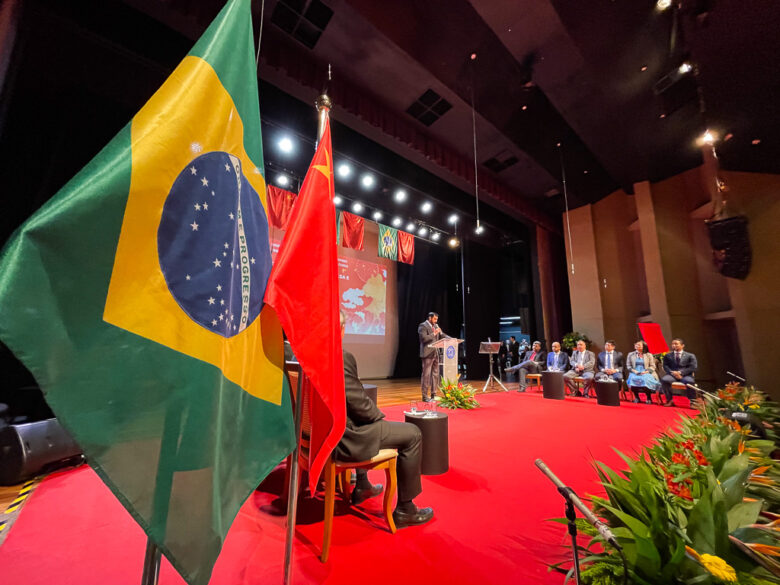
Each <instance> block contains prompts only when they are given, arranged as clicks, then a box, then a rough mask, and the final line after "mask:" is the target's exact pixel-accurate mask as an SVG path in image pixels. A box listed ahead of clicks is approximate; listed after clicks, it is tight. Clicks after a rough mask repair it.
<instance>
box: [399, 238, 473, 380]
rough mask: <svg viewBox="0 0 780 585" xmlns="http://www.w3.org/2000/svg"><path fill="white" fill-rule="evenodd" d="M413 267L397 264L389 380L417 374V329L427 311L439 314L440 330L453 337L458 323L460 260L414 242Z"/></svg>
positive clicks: (440, 248)
mask: <svg viewBox="0 0 780 585" xmlns="http://www.w3.org/2000/svg"><path fill="white" fill-rule="evenodd" d="M414 245H415V251H414V264H403V263H401V262H399V263H398V268H397V283H398V355H397V356H396V359H395V368H394V370H393V377H395V378H413V377H415V376H419V375H420V367H421V366H420V343H419V339H418V337H417V327H418V326H419V325H420V323H422V322H423V321H425V319H427V318H428V312H429V311H434V312H436V313H439V326H440V327H441V328H442V331H444V332H445V333H447V334H448V335H451V336H452V337H457V336H458V335H460V328H461V322H462V315H461V313H462V311H461V309H460V306H461V297H460V292H459V290H460V289H459V286H460V285H459V283H460V263H459V262H460V261H459V254H458V252H457V251H453V250H451V249H450V248H448V247H446V246H437V245H435V244H432V243H429V242H426V241H424V240H420V239H417V240H415V243H414Z"/></svg>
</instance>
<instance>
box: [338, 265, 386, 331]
mask: <svg viewBox="0 0 780 585" xmlns="http://www.w3.org/2000/svg"><path fill="white" fill-rule="evenodd" d="M386 291H387V268H385V267H384V266H382V265H381V264H376V263H374V262H366V261H365V260H358V259H357V258H341V257H339V294H340V295H341V310H342V311H344V314H345V315H346V316H347V325H346V333H351V334H352V335H384V334H385V299H386Z"/></svg>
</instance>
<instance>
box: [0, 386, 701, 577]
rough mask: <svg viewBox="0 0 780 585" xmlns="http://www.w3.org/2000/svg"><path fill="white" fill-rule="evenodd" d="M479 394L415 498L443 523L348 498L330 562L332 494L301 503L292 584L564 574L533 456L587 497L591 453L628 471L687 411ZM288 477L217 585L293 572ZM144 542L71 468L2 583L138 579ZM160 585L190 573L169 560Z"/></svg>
mask: <svg viewBox="0 0 780 585" xmlns="http://www.w3.org/2000/svg"><path fill="white" fill-rule="evenodd" d="M479 399H480V401H481V402H482V404H483V407H482V408H481V409H478V410H475V411H469V412H467V411H459V412H454V413H449V416H450V420H449V441H450V471H449V472H447V473H446V474H443V475H439V476H426V477H424V478H423V494H422V496H420V498H418V500H417V502H418V504H421V505H432V506H433V507H434V509H435V518H434V520H433V521H432V522H431V523H429V524H427V525H425V526H422V527H412V528H405V529H402V530H400V531H398V532H397V533H396V534H395V535H392V534H390V533H389V532H388V531H387V529H386V526H385V524H384V522H383V520H382V519H381V516H380V512H381V497H380V498H376V499H374V500H370V501H368V502H366V503H364V504H363V505H362V506H361V508H358V509H354V508H353V509H351V510H350V509H348V508H346V507H344V508H341V509H339V508H338V507H337V511H336V514H337V516H336V519H335V520H334V528H333V544H332V546H331V552H330V560H329V562H328V563H327V564H325V565H323V564H321V563H320V562H319V560H318V559H317V554H318V553H319V547H320V544H321V542H322V504H321V502H319V501H313V500H308V499H305V500H301V505H300V508H299V526H298V538H297V541H296V546H295V566H294V571H293V583H295V584H296V585H303V584H309V583H332V584H338V585H344V584H348V583H357V582H359V581H362V580H365V578H366V577H367V578H368V579H370V580H371V582H372V583H373V584H374V585H382V584H393V585H397V584H398V583H409V584H417V583H426V584H430V583H446V584H447V585H460V584H464V585H465V584H474V583H480V584H482V585H489V584H501V585H504V584H506V583H518V582H523V583H562V582H563V579H562V577H561V575H559V574H556V573H550V572H548V571H547V568H546V566H545V564H544V563H545V562H549V561H553V560H558V559H559V558H561V557H562V556H565V555H566V554H567V551H566V549H564V548H563V547H562V545H563V544H564V543H565V542H566V534H565V527H563V526H560V525H553V524H551V523H549V522H545V519H547V518H551V517H558V516H562V515H563V502H562V499H561V498H560V496H559V495H558V493H557V492H556V491H555V489H554V487H553V485H552V484H551V483H549V481H548V480H547V479H546V478H545V477H544V476H543V475H542V474H541V473H540V472H539V471H538V470H537V469H536V467H534V465H533V461H534V460H535V459H536V458H537V457H541V458H542V459H544V461H545V463H547V464H548V465H549V466H550V468H551V469H552V470H553V471H554V472H555V473H556V474H558V476H559V477H560V478H561V479H562V480H563V481H564V482H566V483H568V484H569V485H571V486H572V487H573V488H574V489H575V490H576V491H577V492H578V493H579V494H581V495H583V494H585V493H588V492H600V491H601V490H599V486H598V485H597V483H596V474H595V473H594V471H593V469H592V467H591V464H592V461H593V459H598V460H600V461H603V462H605V463H607V464H612V465H614V466H617V467H618V468H620V467H622V466H621V464H620V460H619V458H618V456H617V455H616V454H615V453H614V452H613V450H612V447H613V446H614V447H617V448H619V449H621V450H624V451H631V450H633V449H634V448H635V447H637V446H638V445H641V444H645V443H647V442H649V441H650V440H651V439H652V437H653V436H654V435H656V434H657V433H659V432H660V431H662V430H664V429H665V428H666V427H668V426H669V425H671V424H673V423H674V421H675V420H676V419H677V417H678V416H679V413H680V412H681V411H680V410H678V409H676V408H674V409H672V408H661V407H658V406H656V405H652V406H647V405H644V404H642V405H635V404H631V403H624V404H623V405H622V406H621V407H619V408H610V407H604V406H598V405H597V404H596V402H595V400H586V399H583V398H578V399H568V398H567V399H566V400H565V401H563V402H559V401H550V400H544V399H543V398H542V397H541V395H540V394H537V393H534V392H530V393H528V394H526V395H520V394H517V393H516V392H510V393H508V394H504V393H502V394H486V395H483V396H479ZM685 402H687V401H685ZM402 410H403V407H400V406H399V407H394V408H391V409H387V413H388V418H389V419H390V420H403V415H402ZM682 412H690V411H682ZM381 475H382V472H379V473H378V474H377V476H376V477H375V480H376V481H379V478H380V476H381ZM281 476H282V474H281V473H280V470H277V471H276V472H274V473H273V474H272V475H271V476H270V477H269V478H268V479H267V480H266V482H264V484H263V485H262V486H261V487H260V489H258V491H256V492H255V493H254V495H253V496H252V497H250V498H249V500H248V501H247V502H246V504H245V505H244V507H243V508H242V510H241V512H240V514H239V516H238V518H237V519H236V521H235V523H234V524H233V527H232V529H231V531H230V534H229V535H228V539H227V542H226V545H225V548H224V550H223V551H222V555H221V556H220V559H219V561H218V563H217V566H216V569H215V571H214V575H213V577H212V580H211V583H212V584H214V585H238V584H246V585H255V584H257V585H259V584H269V583H272V584H273V583H281V582H282V564H283V556H284V517H283V516H278V515H273V514H271V513H270V512H271V511H272V510H274V507H273V506H272V504H271V503H272V502H273V501H274V500H275V499H276V496H273V495H272V494H271V493H269V492H270V490H273V489H277V488H278V487H279V486H280V485H281V483H282V477H281ZM360 510H363V511H365V514H362V513H361V512H360ZM145 542H146V541H145V537H144V535H143V533H142V532H141V530H140V528H138V527H137V526H136V525H135V524H134V523H133V522H132V520H131V519H130V516H129V514H127V513H126V512H125V511H124V510H123V508H122V507H121V506H120V505H119V503H118V502H117V501H116V500H115V499H114V498H113V496H112V495H111V494H110V492H109V491H108V489H107V488H105V487H104V486H103V484H102V483H101V482H100V481H99V480H98V478H97V476H96V475H95V474H94V473H93V472H92V471H91V470H89V469H88V468H86V467H82V468H80V469H77V470H74V471H69V472H63V473H60V474H56V475H53V476H51V477H49V478H48V479H47V480H46V481H44V482H43V484H41V486H40V487H38V489H37V490H36V491H35V493H34V494H33V496H32V497H31V498H30V501H29V502H28V503H27V504H26V505H25V507H24V508H23V510H22V513H21V515H20V517H19V519H18V520H17V521H16V523H15V524H14V526H13V528H12V530H11V533H10V534H9V535H8V538H7V540H6V542H5V544H4V545H3V546H2V547H1V548H0V567H2V569H1V571H2V582H3V583H4V584H5V585H37V584H41V585H51V584H52V583H57V584H58V585H65V584H68V583H73V584H78V585H105V584H106V583H110V584H112V585H120V584H122V585H124V584H127V585H137V584H138V583H139V582H140V579H141V568H142V563H143V554H144V547H145ZM520 578H522V580H520ZM160 583H161V584H162V585H173V584H182V583H183V581H182V579H181V578H180V577H179V576H178V575H176V574H175V572H174V571H173V570H172V569H171V567H170V565H169V564H168V563H167V561H163V569H162V574H161V578H160Z"/></svg>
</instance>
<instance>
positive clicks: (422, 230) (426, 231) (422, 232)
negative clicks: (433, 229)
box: [417, 226, 428, 236]
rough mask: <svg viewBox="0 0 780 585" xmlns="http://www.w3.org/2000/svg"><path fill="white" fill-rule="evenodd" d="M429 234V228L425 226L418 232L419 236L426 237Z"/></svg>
mask: <svg viewBox="0 0 780 585" xmlns="http://www.w3.org/2000/svg"><path fill="white" fill-rule="evenodd" d="M427 233H428V228H427V227H425V226H421V227H420V229H418V230H417V235H418V236H424V235H425V234H427Z"/></svg>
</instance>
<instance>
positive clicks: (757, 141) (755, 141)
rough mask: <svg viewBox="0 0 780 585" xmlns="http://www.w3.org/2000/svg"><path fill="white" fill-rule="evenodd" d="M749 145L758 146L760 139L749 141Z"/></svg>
mask: <svg viewBox="0 0 780 585" xmlns="http://www.w3.org/2000/svg"><path fill="white" fill-rule="evenodd" d="M750 144H752V145H753V146H758V145H759V144H761V139H760V138H754V139H753V140H751V141H750Z"/></svg>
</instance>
